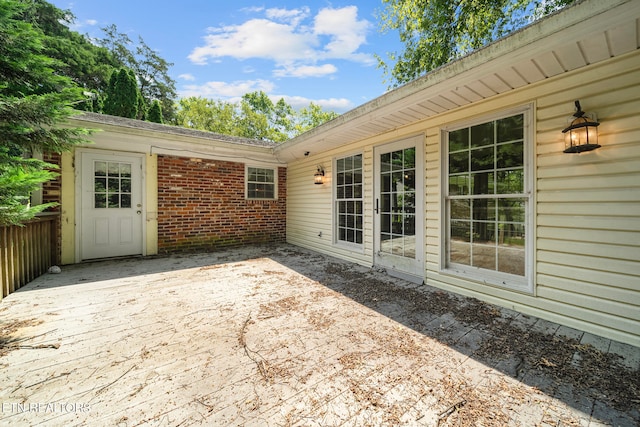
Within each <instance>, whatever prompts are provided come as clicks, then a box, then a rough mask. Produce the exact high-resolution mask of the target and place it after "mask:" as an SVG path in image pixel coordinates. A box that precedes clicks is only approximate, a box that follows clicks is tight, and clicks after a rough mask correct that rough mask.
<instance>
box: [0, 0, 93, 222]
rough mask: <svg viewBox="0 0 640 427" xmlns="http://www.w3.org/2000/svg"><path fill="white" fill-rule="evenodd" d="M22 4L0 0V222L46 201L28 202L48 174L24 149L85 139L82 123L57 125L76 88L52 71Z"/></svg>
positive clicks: (24, 215) (22, 216)
mask: <svg viewBox="0 0 640 427" xmlns="http://www.w3.org/2000/svg"><path fill="white" fill-rule="evenodd" d="M26 10H27V9H26V5H25V4H24V3H22V2H20V1H16V0H11V1H7V0H4V1H0V40H1V41H2V42H1V43H0V224H19V223H20V222H21V221H24V220H27V219H30V218H32V217H33V216H34V215H35V214H36V213H38V212H41V211H42V210H44V209H46V208H47V207H49V206H51V205H50V204H45V205H39V206H30V205H29V197H30V193H31V192H32V191H34V190H36V189H37V188H38V186H39V185H40V184H41V183H42V182H44V181H47V180H48V179H51V178H52V177H53V176H54V174H53V173H52V172H50V169H54V168H55V165H51V164H48V163H45V162H43V161H40V160H36V159H29V158H25V157H26V156H25V154H28V153H30V152H36V151H40V152H62V151H65V150H69V149H71V148H72V147H73V145H75V144H78V143H81V142H86V140H85V139H84V135H85V134H86V133H87V131H86V130H85V129H80V128H67V127H62V126H60V124H61V123H63V122H65V121H66V120H67V119H68V118H69V117H70V116H71V115H72V114H73V110H72V109H71V107H70V106H71V105H73V104H74V103H76V102H78V101H82V99H83V96H82V92H81V90H80V89H79V88H77V87H76V86H75V85H74V84H73V82H72V81H71V80H70V79H69V78H67V77H63V76H60V75H58V74H56V73H55V69H56V67H57V66H58V65H59V64H58V63H56V61H55V60H53V59H52V58H49V57H47V56H46V55H44V54H43V51H44V47H43V40H44V35H43V33H42V31H41V30H39V29H38V28H36V27H34V26H33V25H31V24H30V23H28V22H25V21H24V20H22V17H23V16H24V14H25V12H26Z"/></svg>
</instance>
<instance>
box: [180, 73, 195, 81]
mask: <svg viewBox="0 0 640 427" xmlns="http://www.w3.org/2000/svg"><path fill="white" fill-rule="evenodd" d="M178 78H179V79H182V80H188V81H194V80H195V79H196V78H195V77H194V76H193V74H189V73H185V74H180V75H179V76H178Z"/></svg>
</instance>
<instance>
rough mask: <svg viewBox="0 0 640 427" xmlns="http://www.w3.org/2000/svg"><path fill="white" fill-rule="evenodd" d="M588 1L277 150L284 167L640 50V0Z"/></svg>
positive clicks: (373, 101) (408, 85) (481, 50)
mask: <svg viewBox="0 0 640 427" xmlns="http://www.w3.org/2000/svg"><path fill="white" fill-rule="evenodd" d="M612 3H614V2H610V1H606V2H604V1H602V0H587V1H583V2H580V3H579V4H576V5H574V6H571V7H568V8H567V9H565V10H563V11H561V12H559V13H556V14H554V15H552V16H549V17H547V18H545V19H543V20H541V21H539V22H537V23H535V24H533V25H530V26H529V27H526V28H524V29H522V30H520V31H517V32H515V33H514V34H512V35H510V36H508V37H505V38H503V39H501V40H498V41H496V42H494V43H492V44H491V45H489V46H487V47H485V48H483V49H480V50H478V51H476V52H474V53H472V54H470V55H468V56H466V57H464V58H461V59H460V60H457V61H454V62H452V63H450V64H447V65H445V66H443V67H441V68H439V69H437V70H434V71H433V72H431V73H429V74H427V75H425V76H423V77H420V78H418V79H416V80H414V81H413V82H411V83H408V84H406V85H404V86H402V87H400V88H398V89H395V90H393V91H391V92H388V93H386V94H384V95H382V96H380V97H379V98H376V99H374V100H372V101H370V102H368V103H366V104H363V105H362V106H360V107H357V108H356V109H354V110H351V111H349V112H347V113H345V114H343V115H342V116H340V117H338V118H337V119H335V120H332V121H330V122H328V123H325V124H323V125H321V126H319V127H317V128H315V129H313V130H311V131H309V132H307V133H305V134H303V135H300V136H298V137H297V138H294V139H292V140H290V141H287V142H286V143H284V144H282V145H280V146H278V147H276V148H275V152H276V155H277V156H278V158H279V159H280V160H281V161H291V160H293V159H296V158H302V157H303V155H304V152H305V151H311V152H312V154H313V152H314V151H315V152H318V151H324V150H328V149H331V148H335V147H338V146H340V145H344V144H348V143H351V142H355V141H358V140H361V139H365V138H369V137H372V136H375V135H379V134H381V133H385V132H389V131H392V130H394V129H398V128H400V127H402V126H406V125H407V124H409V123H414V122H416V121H420V120H424V119H427V118H429V117H432V116H434V115H437V114H441V113H443V112H446V111H449V110H452V109H455V108H459V107H462V106H465V105H469V104H470V103H473V102H478V101H481V100H483V99H487V98H490V97H492V96H495V95H498V94H501V93H505V92H508V91H510V90H513V89H517V88H520V87H523V86H526V85H529V84H533V83H536V82H539V81H541V80H544V79H547V78H550V77H554V76H557V75H560V74H563V73H566V72H569V71H572V70H576V69H579V68H582V67H585V66H587V65H590V64H594V63H597V62H600V61H603V60H606V59H609V58H612V57H615V56H618V55H623V54H625V53H628V52H631V51H634V50H636V49H638V48H640V1H638V0H620V1H617V2H615V3H614V4H612Z"/></svg>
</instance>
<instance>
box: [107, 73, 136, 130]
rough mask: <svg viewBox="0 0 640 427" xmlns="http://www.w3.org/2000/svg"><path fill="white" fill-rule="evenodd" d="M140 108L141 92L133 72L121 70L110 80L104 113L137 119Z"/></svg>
mask: <svg viewBox="0 0 640 427" xmlns="http://www.w3.org/2000/svg"><path fill="white" fill-rule="evenodd" d="M139 106H140V91H139V90H138V84H137V82H136V77H135V75H134V74H133V71H131V70H127V69H125V68H121V69H120V70H119V71H115V72H114V73H113V74H112V75H111V78H110V79H109V86H108V87H107V91H106V98H105V101H104V106H103V111H104V113H105V114H111V115H112V116H120V117H127V118H130V119H135V118H137V117H138V108H139Z"/></svg>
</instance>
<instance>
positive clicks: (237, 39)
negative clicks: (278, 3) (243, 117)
mask: <svg viewBox="0 0 640 427" xmlns="http://www.w3.org/2000/svg"><path fill="white" fill-rule="evenodd" d="M258 11H259V12H260V13H264V18H254V19H249V20H247V21H245V22H243V23H241V24H238V25H227V26H221V27H214V28H209V30H208V31H209V34H208V35H206V36H205V37H204V44H203V45H202V46H198V47H196V48H194V49H193V50H192V52H191V54H190V55H189V59H190V60H191V61H192V62H194V63H196V64H201V65H205V64H207V63H208V61H209V60H215V59H219V58H222V57H230V58H236V59H239V60H244V59H250V58H256V59H267V60H271V61H273V62H274V63H275V65H276V67H279V69H280V72H281V71H282V69H287V68H288V69H293V68H300V66H314V65H315V64H316V62H317V61H318V60H331V59H344V60H349V61H355V62H361V63H365V64H367V65H371V64H373V63H374V61H373V58H372V56H371V55H368V54H364V53H361V52H358V49H359V48H360V47H361V46H362V45H363V44H365V43H366V37H367V33H368V32H369V31H370V30H371V28H372V24H371V23H370V22H369V21H367V20H364V19H362V20H358V16H357V15H358V8H357V7H356V6H348V7H343V8H337V9H334V8H324V9H322V10H320V11H319V12H318V13H317V15H315V17H313V20H312V21H311V22H309V24H310V25H303V23H304V22H305V20H308V19H309V18H310V17H311V13H310V10H309V9H308V8H306V7H305V8H299V9H281V8H272V9H265V10H262V9H259V10H258V9H253V12H258ZM310 70H311V69H307V71H310ZM318 70H319V71H324V73H320V74H319V75H326V73H327V71H328V70H329V68H328V67H327V65H323V66H320V67H318V68H317V70H316V71H318ZM333 72H335V71H333ZM302 74H303V75H304V73H302ZM287 75H288V74H287Z"/></svg>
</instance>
